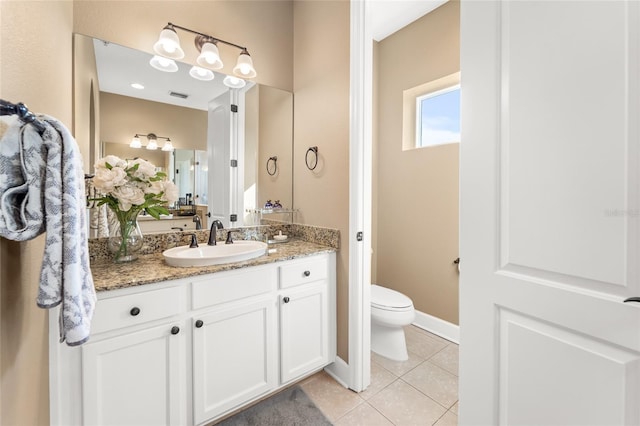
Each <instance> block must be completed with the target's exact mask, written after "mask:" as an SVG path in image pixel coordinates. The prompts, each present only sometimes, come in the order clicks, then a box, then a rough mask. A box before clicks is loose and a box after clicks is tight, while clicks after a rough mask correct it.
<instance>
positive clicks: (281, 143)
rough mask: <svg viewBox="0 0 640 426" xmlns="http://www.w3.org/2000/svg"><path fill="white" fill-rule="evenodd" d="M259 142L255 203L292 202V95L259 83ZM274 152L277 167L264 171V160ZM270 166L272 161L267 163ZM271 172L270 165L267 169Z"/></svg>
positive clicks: (265, 168)
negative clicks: (256, 198) (256, 197)
mask: <svg viewBox="0 0 640 426" xmlns="http://www.w3.org/2000/svg"><path fill="white" fill-rule="evenodd" d="M259 128H260V145H259V153H258V206H263V205H264V203H265V202H266V201H267V200H272V201H275V200H280V204H282V206H283V207H284V208H289V209H290V208H291V207H292V206H293V200H292V196H293V194H292V191H291V182H292V179H293V176H292V174H293V164H292V160H293V158H292V152H293V95H292V94H291V93H289V92H285V91H283V90H279V89H274V88H273V87H265V86H261V87H260V120H259ZM273 156H276V157H278V160H277V170H276V172H275V174H274V175H273V176H271V175H269V174H268V173H267V160H268V159H269V158H270V157H273ZM270 167H273V163H270ZM270 170H271V172H273V168H271V169H270Z"/></svg>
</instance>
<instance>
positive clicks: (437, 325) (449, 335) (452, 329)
mask: <svg viewBox="0 0 640 426" xmlns="http://www.w3.org/2000/svg"><path fill="white" fill-rule="evenodd" d="M413 325H415V326H416V327H420V328H422V329H424V330H427V331H428V332H430V333H433V334H436V335H438V336H440V337H442V338H444V339H447V340H450V341H452V342H454V343H460V326H459V325H455V324H452V323H450V322H448V321H445V320H442V319H440V318H437V317H434V316H433V315H429V314H425V313H424V312H420V311H416V319H415V321H413Z"/></svg>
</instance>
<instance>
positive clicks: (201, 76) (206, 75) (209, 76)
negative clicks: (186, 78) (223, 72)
mask: <svg viewBox="0 0 640 426" xmlns="http://www.w3.org/2000/svg"><path fill="white" fill-rule="evenodd" d="M189 75H190V76H191V77H193V78H195V79H197V80H202V81H209V80H213V77H215V76H214V75H213V71H211V70H208V69H206V68H202V67H199V66H196V65H194V66H192V67H191V70H189Z"/></svg>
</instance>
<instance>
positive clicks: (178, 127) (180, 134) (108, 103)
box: [100, 92, 207, 151]
mask: <svg viewBox="0 0 640 426" xmlns="http://www.w3.org/2000/svg"><path fill="white" fill-rule="evenodd" d="M100 112H101V116H100V140H101V141H104V142H114V143H122V144H129V142H131V138H133V136H134V135H135V134H136V133H139V134H145V135H146V134H149V133H155V134H156V135H158V136H164V137H168V138H170V139H171V142H172V143H173V147H174V148H176V149H193V150H201V151H206V150H207V111H203V110H198V109H193V108H184V107H179V106H175V105H169V104H164V103H161V102H151V101H146V100H144V99H137V98H131V97H128V96H121V95H114V94H113V93H106V92H101V93H100ZM140 141H141V142H142V144H143V145H146V144H147V142H148V141H147V139H146V138H140ZM163 143H164V139H158V145H159V146H160V147H162V145H163Z"/></svg>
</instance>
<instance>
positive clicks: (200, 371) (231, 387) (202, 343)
mask: <svg viewBox="0 0 640 426" xmlns="http://www.w3.org/2000/svg"><path fill="white" fill-rule="evenodd" d="M276 320H277V314H276V305H275V303H274V300H273V297H268V298H261V299H259V300H255V301H253V302H249V303H242V304H234V305H233V306H230V307H228V308H221V309H216V310H213V311H208V312H207V313H205V314H203V315H199V316H196V317H194V318H193V327H194V331H193V399H194V420H195V423H196V424H199V423H202V422H204V421H207V420H210V419H213V418H215V417H217V416H219V415H220V414H222V413H224V412H226V411H228V410H230V409H233V408H234V407H237V406H239V405H241V404H243V403H245V402H247V401H249V400H251V399H253V398H255V397H257V396H259V395H261V394H263V393H265V392H267V391H269V390H271V389H274V388H275V387H276V386H277V368H278V363H277V349H278V346H277V335H276V332H277V325H276Z"/></svg>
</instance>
